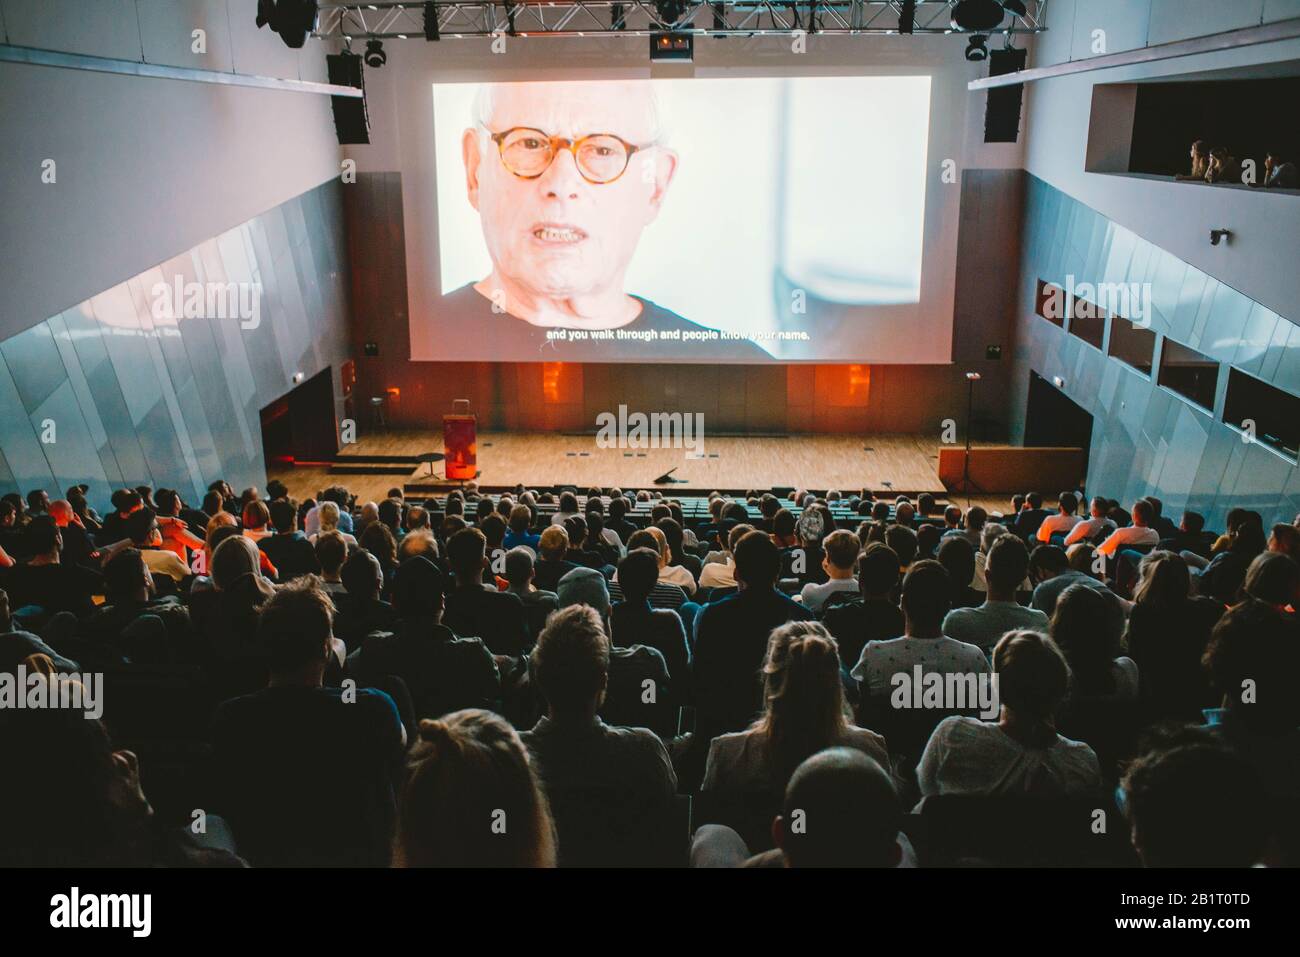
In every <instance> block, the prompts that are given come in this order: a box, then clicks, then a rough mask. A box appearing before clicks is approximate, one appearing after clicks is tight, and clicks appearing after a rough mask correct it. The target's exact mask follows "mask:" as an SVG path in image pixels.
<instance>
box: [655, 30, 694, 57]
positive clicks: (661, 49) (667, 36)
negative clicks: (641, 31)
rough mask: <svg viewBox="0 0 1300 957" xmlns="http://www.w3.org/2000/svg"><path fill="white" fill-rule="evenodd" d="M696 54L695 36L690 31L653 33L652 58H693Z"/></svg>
mask: <svg viewBox="0 0 1300 957" xmlns="http://www.w3.org/2000/svg"><path fill="white" fill-rule="evenodd" d="M694 56H695V38H694V37H693V36H691V35H690V34H689V33H651V34H650V59H651V61H652V62H653V61H660V60H687V61H689V60H692V59H693V58H694Z"/></svg>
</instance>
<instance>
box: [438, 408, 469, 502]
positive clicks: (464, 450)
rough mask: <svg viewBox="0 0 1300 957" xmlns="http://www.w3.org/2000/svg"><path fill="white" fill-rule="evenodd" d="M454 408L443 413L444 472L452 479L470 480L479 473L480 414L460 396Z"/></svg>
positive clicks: (456, 480)
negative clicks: (478, 415)
mask: <svg viewBox="0 0 1300 957" xmlns="http://www.w3.org/2000/svg"><path fill="white" fill-rule="evenodd" d="M452 408H453V409H455V411H454V412H452V413H451V414H450V415H444V416H443V417H442V447H443V450H444V452H445V453H446V455H447V459H446V461H445V462H444V463H443V464H444V466H445V471H444V473H443V474H445V475H446V476H447V479H448V480H449V481H452V482H468V481H470V480H471V479H473V478H474V477H475V476H477V475H478V445H477V443H478V418H477V417H476V416H475V415H473V414H472V413H471V412H470V411H469V400H468V399H457V400H456V401H455V402H454V403H453V405H452Z"/></svg>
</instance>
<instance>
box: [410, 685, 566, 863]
mask: <svg viewBox="0 0 1300 957" xmlns="http://www.w3.org/2000/svg"><path fill="white" fill-rule="evenodd" d="M408 771H409V774H408V776H407V779H406V783H405V785H404V786H403V788H402V792H401V794H400V796H399V798H398V825H397V837H396V841H395V844H394V864H395V865H396V866H398V867H551V866H554V864H555V842H554V833H553V829H552V824H551V817H550V811H549V809H548V807H547V802H546V797H545V795H544V793H543V792H542V789H541V787H540V785H539V782H538V780H537V777H536V774H535V773H534V771H533V769H532V766H531V765H530V763H529V760H528V754H527V752H526V751H525V749H524V746H523V743H522V742H521V741H520V739H519V735H518V734H516V733H515V730H514V729H513V728H512V727H511V726H510V724H509V723H508V722H507V721H506V720H505V719H504V718H501V717H500V716H498V715H495V714H492V713H491V712H489V711H478V710H467V711H457V712H454V713H452V714H449V715H446V716H444V717H442V718H440V719H438V720H436V721H432V720H427V719H426V720H424V721H421V722H420V736H419V740H418V742H417V743H416V744H415V745H414V747H413V748H412V750H411V754H410V758H409V760H408Z"/></svg>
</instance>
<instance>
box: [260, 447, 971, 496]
mask: <svg viewBox="0 0 1300 957" xmlns="http://www.w3.org/2000/svg"><path fill="white" fill-rule="evenodd" d="M441 449H442V435H441V433H438V432H432V431H419V432H385V433H377V434H372V435H369V436H364V437H362V438H360V439H359V440H358V441H357V442H356V443H355V444H353V445H351V446H348V447H346V448H345V449H344V451H343V452H342V453H340V455H339V456H338V459H337V461H336V462H335V465H334V467H333V468H331V467H329V466H327V465H326V464H325V463H314V464H312V465H310V466H297V467H293V466H290V467H278V468H274V469H272V470H270V471H269V472H268V478H278V479H280V481H282V482H284V483H285V484H286V485H287V486H288V487H289V490H290V493H291V494H293V495H294V496H295V497H297V498H303V497H306V496H312V495H315V494H316V492H317V491H319V490H320V489H321V488H324V487H326V486H328V485H335V484H337V485H345V486H347V487H348V488H349V489H350V490H351V491H353V492H354V493H356V494H357V495H358V496H359V497H360V498H361V499H362V500H367V499H378V498H381V497H382V496H383V495H384V494H386V492H387V490H388V489H390V488H393V487H401V488H402V489H403V491H404V492H409V493H411V494H416V495H418V494H421V493H423V494H433V493H437V492H445V491H447V490H448V489H452V488H457V487H459V486H460V484H461V483H459V482H448V481H446V480H445V479H444V478H443V477H442V476H443V472H442V463H441V462H435V463H434V464H433V466H432V475H431V474H430V471H431V469H430V466H428V465H417V464H416V463H415V459H416V458H417V457H418V456H419V455H421V454H422V453H426V452H432V451H441ZM477 454H478V468H479V476H478V479H477V481H478V485H479V488H480V489H482V490H484V491H489V492H493V491H502V490H508V489H513V488H514V486H515V485H516V484H517V483H522V484H524V485H525V486H528V487H530V488H539V489H549V488H553V487H555V486H562V485H573V486H576V487H577V488H579V489H586V488H588V487H591V486H597V487H602V488H611V487H615V486H617V487H619V488H623V489H642V488H647V489H660V490H662V491H663V492H664V493H665V494H676V495H703V494H707V493H708V492H710V491H713V490H715V489H716V490H718V491H721V492H726V493H738V492H744V491H745V490H747V489H766V488H773V487H777V488H780V487H794V488H808V489H814V490H818V491H826V490H828V489H839V490H840V491H842V492H844V493H845V494H849V493H850V492H854V491H857V490H860V489H862V488H869V489H871V490H873V491H874V492H876V493H877V494H878V495H879V494H880V493H882V492H884V493H886V494H888V493H889V492H891V491H892V492H893V493H895V494H902V493H906V494H909V495H915V494H917V493H920V492H931V493H934V494H935V495H937V496H944V495H946V494H947V492H946V490H945V488H944V484H943V482H941V481H940V480H939V471H938V465H939V442H938V439H937V437H936V436H932V435H780V436H772V435H750V436H706V437H705V439H704V441H703V442H702V443H701V444H700V445H699V446H698V447H697V449H695V450H690V449H682V448H676V449H673V448H660V449H655V448H602V447H600V446H598V445H597V442H596V437H595V435H594V434H589V435H581V434H564V433H555V432H549V433H533V432H529V433H522V432H483V433H480V434H479V436H478V444H477ZM674 468H675V469H676V472H675V473H674V478H678V479H682V480H684V481H680V482H677V483H674V484H656V483H655V481H654V479H655V478H656V477H657V476H659V475H661V474H663V473H665V472H667V471H668V470H669V469H674ZM345 470H346V471H345Z"/></svg>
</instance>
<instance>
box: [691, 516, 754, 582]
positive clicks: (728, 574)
mask: <svg viewBox="0 0 1300 957" xmlns="http://www.w3.org/2000/svg"><path fill="white" fill-rule="evenodd" d="M752 531H754V526H752V525H749V524H747V523H745V522H737V523H735V524H734V525H732V526H731V529H730V531H728V532H727V534H726V536H725V537H724V536H722V535H721V534H719V536H718V539H719V543H720V544H722V546H723V550H722V559H721V561H710V562H707V563H706V564H705V565H704V568H703V569H701V571H700V587H701V588H735V587H736V559H735V557H734V555H735V550H736V543H737V542H739V541H740V540H741V539H742V538H744V537H745V535H746V534H748V533H749V532H752ZM710 554H712V553H710Z"/></svg>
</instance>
